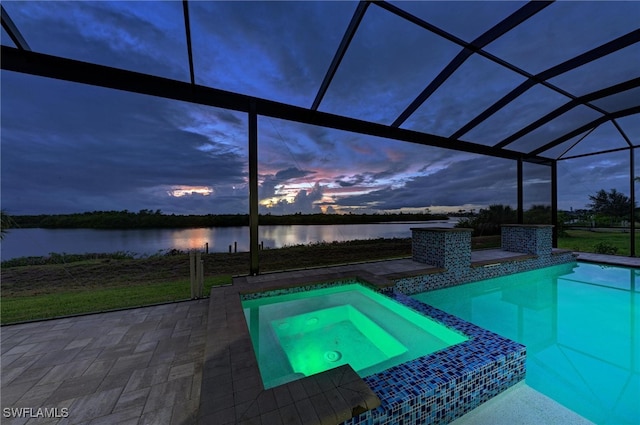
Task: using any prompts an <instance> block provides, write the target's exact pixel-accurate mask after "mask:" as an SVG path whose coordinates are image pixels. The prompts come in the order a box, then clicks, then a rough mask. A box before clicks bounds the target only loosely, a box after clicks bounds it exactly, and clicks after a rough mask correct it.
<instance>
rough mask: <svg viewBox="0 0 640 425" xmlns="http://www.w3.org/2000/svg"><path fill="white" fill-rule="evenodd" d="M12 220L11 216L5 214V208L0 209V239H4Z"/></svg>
mask: <svg viewBox="0 0 640 425" xmlns="http://www.w3.org/2000/svg"><path fill="white" fill-rule="evenodd" d="M12 223H13V220H12V219H11V216H9V215H8V214H7V212H6V211H5V210H0V240H1V239H4V237H5V235H6V234H7V229H10V228H11V224H12Z"/></svg>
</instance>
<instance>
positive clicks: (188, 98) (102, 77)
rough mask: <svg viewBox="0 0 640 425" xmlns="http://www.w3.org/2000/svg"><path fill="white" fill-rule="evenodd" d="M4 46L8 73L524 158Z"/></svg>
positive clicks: (4, 66) (526, 158)
mask: <svg viewBox="0 0 640 425" xmlns="http://www.w3.org/2000/svg"><path fill="white" fill-rule="evenodd" d="M1 47H2V49H1V50H0V53H1V55H2V61H1V62H0V66H1V69H3V70H7V71H15V72H22V73H25V74H31V75H38V76H41V77H48V78H55V79H59V80H65V81H72V82H76V83H82V84H89V85H93V86H99V87H106V88H112V89H116V90H123V91H128V92H132V93H140V94H146V95H151V96H156V97H162V98H166V99H174V100H181V101H185V102H190V103H196V104H201V105H208V106H214V107H219V108H224V109H231V110H235V111H241V112H246V113H249V111H250V104H251V103H252V102H255V104H256V113H257V114H258V115H264V116H268V117H272V118H279V119H284V120H288V121H295V122H300V123H305V124H311V125H317V126H320V127H328V128H334V129H338V130H344V131H350V132H354V133H359V134H368V135H372V136H378V137H384V138H388V139H393V140H400V141H405V142H410V143H416V144H421V145H426V146H434V147H439V148H443V149H448V150H457V151H461V152H469V153H475V154H479V155H487V156H493V157H498V158H506V159H518V158H519V157H522V156H523V154H522V152H516V151H512V150H507V149H495V148H493V147H491V146H485V145H480V144H476V143H470V142H465V141H451V140H450V139H449V138H446V137H442V136H437V135H433V134H427V133H420V132H417V131H413V130H406V129H401V128H395V127H391V126H388V125H383V124H378V123H373V122H369V121H363V120H359V119H355V118H349V117H345V116H341V115H336V114H330V113H327V112H321V111H314V110H311V109H306V108H302V107H299V106H294V105H288V104H285V103H280V102H276V101H272V100H267V99H262V98H257V97H253V96H248V95H243V94H239V93H233V92H229V91H225V90H220V89H214V88H211V87H205V86H200V85H197V84H196V85H192V84H190V83H186V82H183V81H177V80H171V79H168V78H163V77H158V76H155V75H148V74H142V73H138V72H134V71H128V70H123V69H119V68H112V67H108V66H104V65H97V64H93V63H87V62H81V61H77V60H73V59H67V58H61V57H58V56H51V55H45V54H42V53H36V52H28V51H22V50H19V49H16V48H14V47H9V46H1ZM523 160H524V161H527V162H532V163H536V164H543V165H550V164H551V162H553V159H551V158H546V157H543V156H537V155H533V156H527V155H525V156H524V158H523Z"/></svg>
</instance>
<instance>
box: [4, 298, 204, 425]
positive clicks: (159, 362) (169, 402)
mask: <svg viewBox="0 0 640 425" xmlns="http://www.w3.org/2000/svg"><path fill="white" fill-rule="evenodd" d="M208 306H209V300H208V299H204V300H196V301H188V302H181V303H174V304H165V305H161V306H154V307H145V308H137V309H131V310H122V311H115V312H108V313H101V314H92V315H86V316H79V317H69V318H64V319H55V320H48V321H41V322H33V323H25V324H18V325H11V326H3V327H2V328H1V329H0V332H1V336H2V363H1V366H2V375H1V376H2V393H1V403H2V408H3V409H5V408H14V409H20V408H25V409H33V410H31V411H30V410H23V411H20V413H22V416H23V417H20V418H18V417H14V418H7V417H6V416H7V415H6V412H5V410H3V411H2V414H3V417H2V420H1V422H2V423H3V424H16V425H17V424H44V423H47V424H50V423H57V424H90V425H98V424H109V425H115V424H154V425H155V424H172V425H173V424H175V425H178V424H180V425H182V424H190V423H194V421H195V416H196V414H197V410H198V404H199V402H200V387H201V381H202V357H203V354H204V347H205V335H206V324H207V311H208ZM39 408H47V409H55V408H57V409H58V410H57V411H53V412H54V413H55V414H57V415H58V416H66V417H58V418H48V419H47V418H43V417H34V416H38V415H39V412H38V410H37V409H39ZM40 414H44V412H42V411H41V412H40ZM16 415H17V412H16ZM25 415H26V416H27V417H25Z"/></svg>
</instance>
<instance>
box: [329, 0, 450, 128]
mask: <svg viewBox="0 0 640 425" xmlns="http://www.w3.org/2000/svg"><path fill="white" fill-rule="evenodd" d="M459 50H460V49H459V47H458V46H457V45H455V44H453V43H451V42H449V41H447V40H445V39H443V38H441V37H439V36H437V35H435V34H432V33H430V32H428V31H425V30H424V29H422V28H420V27H418V26H416V25H413V24H412V23H410V22H407V21H405V20H404V19H402V18H400V17H398V16H396V15H393V14H391V13H389V12H387V11H386V10H383V9H381V8H379V7H375V6H374V5H371V6H370V7H369V8H368V9H367V11H366V13H365V16H364V18H363V19H362V22H361V24H360V26H359V28H358V31H357V32H356V35H355V36H354V38H353V40H352V42H351V45H350V46H349V49H348V50H347V52H346V55H345V57H344V59H343V60H342V63H341V65H340V67H339V68H338V71H337V73H336V75H335V78H334V79H333V82H332V84H331V85H330V86H329V90H328V91H327V94H326V96H325V98H324V100H323V102H322V103H321V104H320V107H319V110H321V111H325V112H331V113H334V114H340V115H346V116H349V117H353V118H358V119H363V120H367V121H373V122H376V123H380V124H387V125H388V124H391V123H392V122H393V121H394V119H395V118H396V117H397V116H398V115H399V114H400V113H401V112H402V111H403V110H404V109H405V108H406V107H407V105H409V103H410V102H411V101H412V100H413V99H414V98H415V96H416V95H417V94H418V93H419V92H420V91H421V90H422V89H423V88H424V86H426V84H428V83H429V82H430V81H431V80H432V79H433V78H435V77H436V76H437V74H438V72H439V71H440V69H441V68H443V67H444V66H446V64H447V63H448V62H449V61H451V59H453V57H454V56H455V55H456V54H457V53H458V51H459Z"/></svg>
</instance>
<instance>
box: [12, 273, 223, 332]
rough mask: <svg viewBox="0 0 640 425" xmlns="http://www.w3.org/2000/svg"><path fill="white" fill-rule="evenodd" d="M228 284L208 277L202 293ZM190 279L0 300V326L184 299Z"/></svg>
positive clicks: (220, 277)
mask: <svg viewBox="0 0 640 425" xmlns="http://www.w3.org/2000/svg"><path fill="white" fill-rule="evenodd" d="M229 283H231V275H226V276H225V275H222V276H214V277H208V278H206V279H205V281H204V293H205V294H209V293H210V292H211V287H212V286H214V285H224V284H229ZM190 288H191V287H190V283H189V279H186V280H179V281H174V282H166V283H156V284H143V285H133V286H125V287H111V288H102V289H100V288H92V289H91V290H69V291H56V292H52V293H47V294H40V295H18V296H13V297H4V296H3V297H2V303H1V304H0V309H1V311H2V323H3V324H4V323H14V322H21V321H26V320H34V319H42V318H51V317H59V316H69V315H74V314H81V313H89V312H97V311H108V310H113V309H119V308H127V307H141V306H145V305H151V304H157V303H163V302H171V301H180V300H187V299H189V298H190V296H191V289H190Z"/></svg>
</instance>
